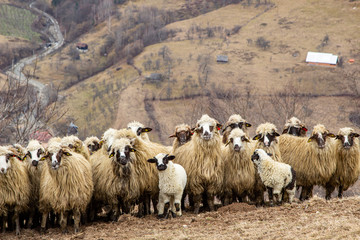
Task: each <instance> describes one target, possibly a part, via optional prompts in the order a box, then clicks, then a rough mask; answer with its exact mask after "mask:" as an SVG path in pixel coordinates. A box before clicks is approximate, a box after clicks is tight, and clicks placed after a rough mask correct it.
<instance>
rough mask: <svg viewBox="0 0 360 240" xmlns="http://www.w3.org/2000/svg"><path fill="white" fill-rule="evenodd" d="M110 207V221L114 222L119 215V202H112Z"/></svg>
mask: <svg viewBox="0 0 360 240" xmlns="http://www.w3.org/2000/svg"><path fill="white" fill-rule="evenodd" d="M111 209H112V215H111V221H113V222H116V221H117V220H118V217H119V204H118V203H114V204H112V206H111Z"/></svg>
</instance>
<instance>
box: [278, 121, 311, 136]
mask: <svg viewBox="0 0 360 240" xmlns="http://www.w3.org/2000/svg"><path fill="white" fill-rule="evenodd" d="M306 132H307V128H306V127H305V124H303V123H302V122H301V121H300V120H299V119H298V118H296V117H292V118H290V119H289V120H287V121H286V123H285V126H284V130H283V132H282V134H290V135H293V136H297V137H305V136H306Z"/></svg>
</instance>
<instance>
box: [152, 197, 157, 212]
mask: <svg viewBox="0 0 360 240" xmlns="http://www.w3.org/2000/svg"><path fill="white" fill-rule="evenodd" d="M151 200H152V204H153V207H154V214H157V213H158V209H157V207H156V206H157V203H158V199H157V197H152V199H151Z"/></svg>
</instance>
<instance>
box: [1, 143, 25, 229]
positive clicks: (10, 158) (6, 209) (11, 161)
mask: <svg viewBox="0 0 360 240" xmlns="http://www.w3.org/2000/svg"><path fill="white" fill-rule="evenodd" d="M30 196H31V186H30V180H29V174H28V171H27V168H26V165H25V163H23V162H21V161H20V156H18V155H17V153H16V150H15V149H12V148H11V147H3V146H0V214H1V215H2V216H0V217H2V219H3V222H2V230H3V232H5V230H6V222H7V217H8V214H9V213H10V212H14V216H13V217H14V219H15V224H16V235H19V234H20V218H19V214H20V213H22V212H25V211H27V210H28V208H29V201H30Z"/></svg>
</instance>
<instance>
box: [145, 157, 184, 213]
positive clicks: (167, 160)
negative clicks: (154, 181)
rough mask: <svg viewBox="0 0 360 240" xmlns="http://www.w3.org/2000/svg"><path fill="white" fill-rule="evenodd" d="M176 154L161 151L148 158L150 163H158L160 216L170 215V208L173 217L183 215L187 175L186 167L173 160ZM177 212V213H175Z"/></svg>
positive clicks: (158, 206)
mask: <svg viewBox="0 0 360 240" xmlns="http://www.w3.org/2000/svg"><path fill="white" fill-rule="evenodd" d="M174 158H175V156H174V155H170V156H169V155H168V154H165V153H159V154H158V155H156V156H155V157H154V158H151V159H149V160H148V162H150V163H156V166H157V169H158V170H159V189H160V192H159V203H158V205H157V208H158V216H159V217H160V218H161V217H166V218H167V217H168V213H169V212H168V210H169V209H170V212H171V214H172V217H175V216H176V215H177V216H181V215H182V213H181V198H182V196H183V192H184V189H185V186H186V181H187V175H186V171H185V169H184V168H183V167H182V166H181V165H179V164H176V163H173V162H172V161H171V160H173V159H174ZM175 213H176V214H175Z"/></svg>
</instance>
